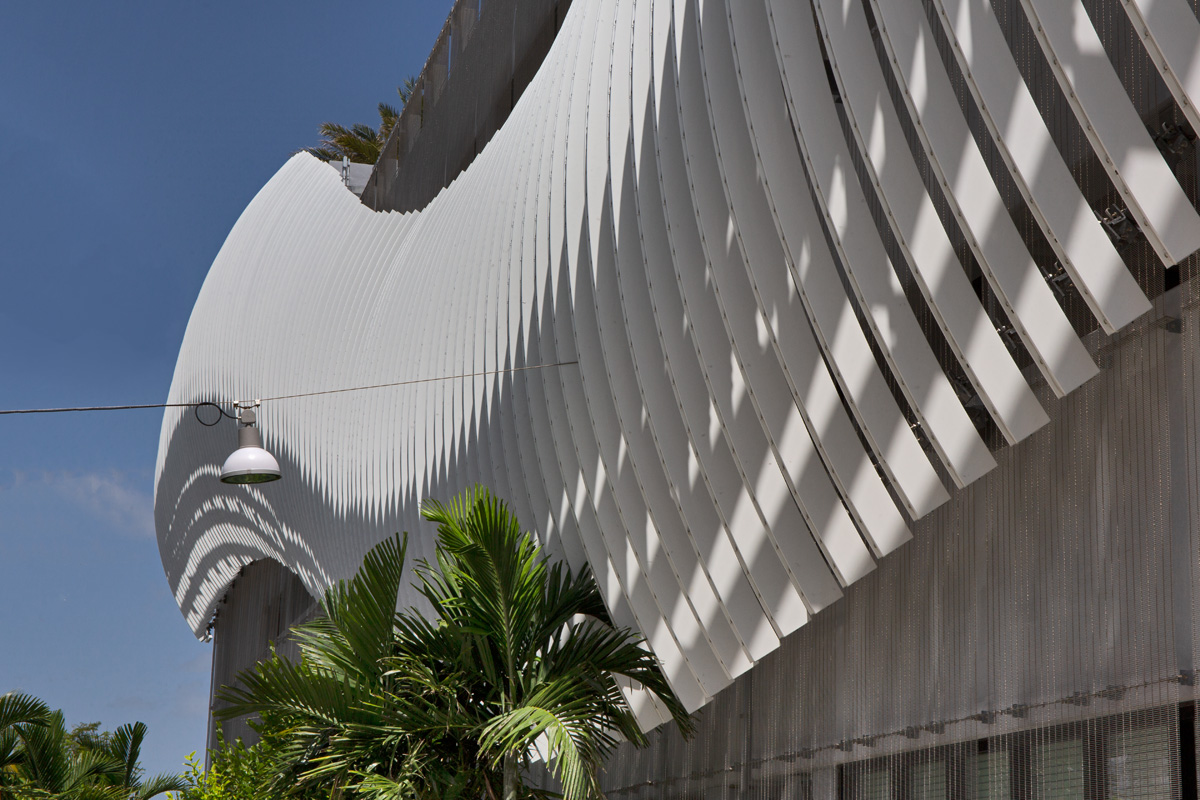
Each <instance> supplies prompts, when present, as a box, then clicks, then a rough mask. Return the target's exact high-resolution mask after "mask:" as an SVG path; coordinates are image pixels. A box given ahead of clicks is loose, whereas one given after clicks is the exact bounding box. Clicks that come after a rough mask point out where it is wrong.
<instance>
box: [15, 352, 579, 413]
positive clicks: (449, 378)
mask: <svg viewBox="0 0 1200 800" xmlns="http://www.w3.org/2000/svg"><path fill="white" fill-rule="evenodd" d="M578 363H579V362H578V361H556V362H554V363H553V364H530V365H528V366H525V367H509V368H508V369H492V370H485V371H483V372H464V373H462V374H460V375H445V376H442V377H438V378H414V379H412V380H407V381H395V382H393V383H375V384H370V385H368V386H347V387H344V388H341V389H322V390H319V391H314V392H297V393H295V394H281V395H275V396H274V397H261V398H258V399H257V400H256V402H260V403H266V402H271V401H275V400H293V399H296V398H299V397H316V396H318V395H325V394H342V393H344V392H362V391H366V390H368V389H386V388H389V387H393V386H411V385H413V384H418V383H436V382H438V381H453V380H459V379H462V378H479V377H486V376H489V375H505V374H509V373H513V372H525V371H526V370H535V369H549V368H551V367H569V366H571V365H572V364H578ZM224 402H226V403H235V402H238V401H235V400H227V401H224ZM200 406H216V407H217V408H220V406H218V405H217V404H216V403H214V402H212V401H210V400H198V401H196V402H192V403H138V404H133V405H114V406H64V407H60V408H11V409H0V416H4V415H10V414H62V413H66V412H74V411H133V410H140V409H147V408H198V407H200ZM222 413H224V412H222Z"/></svg>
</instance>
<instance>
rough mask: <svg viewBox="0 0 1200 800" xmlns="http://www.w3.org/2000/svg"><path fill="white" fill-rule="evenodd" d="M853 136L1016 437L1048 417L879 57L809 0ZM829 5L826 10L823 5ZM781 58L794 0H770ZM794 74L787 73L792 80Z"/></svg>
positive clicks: (952, 338)
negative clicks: (942, 203)
mask: <svg viewBox="0 0 1200 800" xmlns="http://www.w3.org/2000/svg"><path fill="white" fill-rule="evenodd" d="M811 2H812V9H813V10H814V11H815V12H816V18H817V21H818V23H819V24H820V30H821V33H822V36H823V39H824V41H825V50H826V53H828V55H829V59H830V65H831V67H832V69H833V73H834V77H835V79H836V81H837V85H838V88H839V90H840V92H841V95H842V98H843V101H844V108H845V112H846V115H847V117H848V118H849V119H850V125H851V128H852V130H853V132H854V139H855V141H856V142H857V145H858V148H859V151H860V153H861V154H862V157H863V159H864V161H865V162H866V165H867V167H868V171H869V172H870V174H871V179H872V184H873V188H874V189H875V191H876V193H877V195H878V199H879V202H880V204H881V205H882V206H883V209H884V212H885V214H886V215H887V218H888V222H889V224H890V225H889V226H890V228H891V232H892V235H893V236H894V237H895V238H896V242H897V244H898V245H899V246H900V249H901V251H902V252H903V253H904V255H905V258H906V260H907V261H908V266H909V268H910V269H911V270H912V275H913V278H914V279H915V280H916V282H917V284H918V286H919V287H920V289H921V293H922V294H923V295H924V296H925V300H926V302H927V303H928V304H929V310H930V312H931V313H932V314H933V315H934V318H935V319H936V320H937V321H938V326H939V327H940V328H941V330H942V333H943V334H944V335H945V336H946V341H947V342H948V343H949V344H950V346H951V348H953V350H954V352H955V355H956V356H957V357H958V360H959V364H960V365H961V366H962V368H963V370H964V372H966V374H967V377H968V379H969V380H970V381H971V383H972V384H973V385H974V387H975V389H976V391H977V392H978V393H979V398H980V401H981V402H982V403H983V404H984V406H985V407H986V408H987V409H988V411H989V413H991V415H992V418H993V420H994V421H995V422H996V425H997V427H999V428H1000V430H1001V432H1003V434H1004V436H1005V438H1006V439H1008V440H1009V441H1010V442H1016V441H1020V440H1021V439H1023V438H1025V437H1026V436H1028V435H1029V434H1031V433H1033V431H1035V430H1037V429H1038V428H1040V427H1041V426H1043V425H1045V424H1046V422H1047V421H1048V420H1049V417H1047V416H1046V412H1045V411H1044V410H1043V409H1042V407H1041V405H1039V404H1038V402H1037V399H1036V398H1035V397H1034V396H1033V392H1032V391H1031V390H1030V388H1029V385H1028V384H1027V383H1026V382H1025V378H1024V377H1023V376H1022V375H1021V372H1020V370H1019V369H1017V366H1016V364H1015V363H1014V362H1013V360H1012V357H1011V355H1010V354H1009V353H1008V350H1007V348H1006V347H1005V346H1004V344H1003V343H1002V342H1001V341H1000V336H999V334H998V333H997V332H996V330H995V328H994V326H993V325H992V322H991V320H990V319H989V318H988V316H987V314H986V313H985V312H984V310H983V307H982V306H981V305H980V304H979V301H978V299H977V297H976V296H975V292H974V290H973V289H972V287H971V284H970V282H969V281H968V280H967V276H966V274H965V273H964V272H963V268H962V265H961V264H960V263H959V261H958V257H957V256H956V255H955V253H954V248H953V246H952V245H951V244H950V240H949V238H948V237H947V235H946V231H945V229H944V228H943V227H942V223H941V220H940V219H939V218H938V215H937V211H936V209H935V208H934V205H933V201H932V200H931V199H930V197H929V194H928V192H926V190H925V186H924V184H923V183H922V181H921V176H920V174H919V173H918V172H917V168H916V165H915V164H914V163H913V161H912V156H911V153H910V152H909V150H908V144H907V142H906V141H905V138H904V132H903V130H902V128H901V126H900V120H899V118H898V117H897V115H896V109H895V108H894V107H893V106H892V103H891V99H890V98H889V96H888V92H887V88H886V85H885V83H884V79H883V73H882V71H881V70H880V67H879V63H878V62H877V61H876V60H875V59H874V58H861V57H860V54H859V52H858V51H857V49H856V48H855V45H854V43H853V41H852V40H851V39H850V38H848V36H847V30H846V21H845V20H844V19H843V18H842V9H841V3H840V0H835V2H833V3H832V4H831V3H829V0H825V2H822V0H811ZM827 6H829V7H830V8H831V10H830V11H829V12H828V13H827V11H826V7H827ZM771 10H772V14H773V17H774V20H775V23H776V30H777V33H778V37H779V41H780V42H781V47H784V48H785V50H784V56H783V58H784V65H785V68H786V67H787V51H786V48H787V47H789V46H790V44H783V43H790V42H791V41H803V39H804V38H808V36H807V34H806V32H805V30H806V28H807V27H808V26H809V25H810V23H809V21H808V19H807V15H806V14H804V13H802V10H801V7H799V6H795V5H789V4H787V3H784V2H782V0H771ZM793 82H794V81H793Z"/></svg>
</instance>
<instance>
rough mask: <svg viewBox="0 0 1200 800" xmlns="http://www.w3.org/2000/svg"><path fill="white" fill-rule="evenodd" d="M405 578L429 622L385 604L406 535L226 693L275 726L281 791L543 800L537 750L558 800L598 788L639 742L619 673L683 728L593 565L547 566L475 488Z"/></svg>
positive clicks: (234, 710) (577, 799)
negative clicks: (430, 558)
mask: <svg viewBox="0 0 1200 800" xmlns="http://www.w3.org/2000/svg"><path fill="white" fill-rule="evenodd" d="M423 515H424V516H425V518H426V519H428V520H430V521H433V522H435V523H437V525H438V540H437V554H436V559H435V561H434V562H433V563H422V564H420V565H419V566H418V567H417V576H418V584H417V588H418V590H419V591H420V592H421V594H422V595H423V596H424V597H425V599H426V600H427V601H428V602H429V604H430V606H431V607H432V609H433V616H432V617H426V616H425V615H424V614H422V613H420V612H418V611H415V610H409V611H405V612H402V613H400V614H395V613H394V608H395V604H396V597H397V592H398V590H399V586H400V577H401V573H402V568H403V560H404V545H403V544H402V543H401V542H400V540H399V539H392V540H389V541H387V542H384V543H383V544H382V545H380V546H378V547H377V548H375V549H374V550H372V551H371V553H369V554H368V556H367V558H366V560H365V561H364V563H363V567H362V568H361V569H360V570H359V572H358V574H357V575H356V576H355V577H354V579H353V580H351V581H349V582H348V583H344V584H339V585H338V586H337V587H334V588H333V589H331V590H330V591H329V592H328V593H327V594H326V597H325V600H324V606H325V610H326V614H327V616H326V618H325V619H322V620H318V621H316V622H313V623H309V624H306V625H303V626H300V627H298V628H297V629H296V634H295V635H296V638H297V640H298V643H299V646H300V650H301V654H302V656H301V661H300V663H298V664H290V663H288V662H286V661H284V660H283V659H280V658H278V657H274V658H272V659H271V660H269V661H267V662H264V663H263V664H261V665H259V666H258V667H257V668H255V669H254V670H253V671H249V672H247V673H243V675H242V676H241V677H240V680H241V682H242V685H243V688H241V689H232V690H230V689H226V690H223V691H222V696H223V698H224V699H225V700H227V701H228V702H230V704H231V705H230V707H229V708H227V709H226V710H225V711H223V712H221V713H222V714H223V715H224V716H227V717H228V716H240V715H242V714H247V713H257V714H259V715H260V717H261V722H260V728H261V730H262V731H263V732H264V733H266V734H268V735H271V736H275V737H277V738H276V742H277V745H276V746H277V747H278V750H279V752H280V759H279V769H278V770H277V775H278V781H279V785H287V784H290V783H293V782H296V783H299V784H300V785H301V786H307V787H309V788H314V789H315V788H317V787H320V788H321V789H323V790H336V789H338V788H346V789H351V790H353V791H355V792H357V793H358V794H360V795H362V796H371V797H376V798H388V800H391V799H392V798H396V799H397V800H398V799H399V798H432V797H439V798H441V797H464V798H466V797H470V798H477V797H487V798H490V800H500V798H501V797H503V798H504V800H514V799H515V798H518V797H538V796H546V793H544V792H541V791H539V790H537V789H535V788H533V787H530V786H528V785H526V781H525V776H526V775H527V774H528V769H529V767H530V766H531V765H532V763H533V762H535V761H538V760H543V759H544V760H545V762H546V763H547V765H548V767H549V769H550V770H551V772H552V773H553V774H554V775H556V776H557V777H558V778H559V780H560V781H561V783H562V789H563V796H564V798H566V799H567V800H584V798H593V797H599V796H600V789H599V784H598V781H597V772H598V770H599V768H600V766H601V765H602V764H603V761H604V759H605V757H606V756H607V755H608V754H609V753H610V752H611V751H612V749H613V747H615V745H616V743H617V742H618V741H619V740H620V739H621V738H624V739H627V740H629V741H631V742H634V743H635V744H639V745H640V744H645V742H646V737H645V735H644V734H643V733H642V732H641V730H640V728H639V727H638V725H637V722H636V720H635V719H634V716H633V713H632V711H631V709H630V707H629V705H628V702H627V701H626V698H625V696H624V695H623V694H622V691H621V688H620V685H619V684H618V680H619V679H624V680H625V681H632V682H634V683H636V684H637V685H640V686H642V687H644V688H645V689H646V690H648V691H649V692H651V693H652V694H653V695H655V696H656V697H658V698H659V700H661V701H662V703H663V704H664V705H665V706H666V707H667V708H668V709H669V710H670V712H671V714H672V716H673V717H674V719H675V721H676V722H677V724H678V725H679V726H680V727H681V728H682V729H683V730H684V732H685V733H690V732H691V729H692V728H691V720H690V718H689V717H688V714H687V713H686V711H685V710H684V709H683V707H682V705H681V704H680V703H679V701H678V699H677V698H676V697H675V695H674V693H673V692H672V691H671V689H670V687H669V685H668V684H667V682H666V679H665V678H664V676H663V674H662V672H661V670H660V669H659V667H658V664H657V662H656V661H655V660H654V658H653V656H652V655H651V654H650V653H649V652H647V650H645V649H644V648H643V647H642V643H641V641H640V639H639V638H638V637H636V636H635V635H634V634H632V633H631V632H630V631H628V630H625V629H618V628H616V627H614V626H613V625H612V623H611V621H610V620H609V618H608V615H607V612H606V611H605V608H604V604H603V602H602V600H601V597H600V594H599V592H598V590H597V588H596V585H595V581H594V580H593V579H592V576H591V573H590V571H589V570H588V569H587V568H584V570H582V571H581V572H580V573H578V574H575V573H572V572H571V570H569V569H567V568H566V567H565V566H564V565H562V564H560V563H554V564H551V563H550V562H549V561H548V560H547V559H546V558H545V556H544V555H543V554H542V551H541V549H540V548H539V547H538V545H537V543H536V540H535V538H534V537H533V535H532V534H530V533H527V532H522V531H521V529H520V526H519V524H518V523H517V520H516V518H515V517H514V516H513V515H512V514H511V513H510V512H509V511H508V509H507V507H506V506H505V504H504V503H503V502H501V501H500V500H499V499H497V498H495V497H494V496H492V495H491V494H490V493H489V492H487V491H486V490H477V491H474V492H467V493H465V494H464V495H462V496H460V497H459V498H457V499H455V500H454V501H452V502H451V503H449V504H447V505H443V504H441V503H437V502H429V503H427V504H426V505H425V506H424V508H423Z"/></svg>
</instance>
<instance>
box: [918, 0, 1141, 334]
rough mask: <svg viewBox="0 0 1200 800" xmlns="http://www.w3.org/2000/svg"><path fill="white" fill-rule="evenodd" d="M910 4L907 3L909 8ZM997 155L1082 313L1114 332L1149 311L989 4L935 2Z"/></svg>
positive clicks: (975, 0)
mask: <svg viewBox="0 0 1200 800" xmlns="http://www.w3.org/2000/svg"><path fill="white" fill-rule="evenodd" d="M910 5H911V3H910ZM933 7H934V8H935V9H936V11H937V13H938V18H939V20H940V22H941V24H942V29H943V31H944V32H945V34H946V37H947V39H948V40H949V42H950V44H951V49H952V51H953V53H954V56H955V58H956V59H957V61H958V65H959V69H960V70H961V71H962V74H963V76H964V78H965V80H966V83H967V87H968V89H969V90H970V92H971V96H972V97H973V98H974V100H975V104H976V107H977V108H978V109H979V111H980V114H981V116H982V118H983V121H984V123H985V124H986V125H987V129H988V132H989V133H990V134H991V137H992V141H993V143H994V144H995V146H996V149H997V152H999V154H1000V156H1001V157H1002V158H1003V159H1004V164H1005V166H1006V167H1007V168H1008V171H1009V174H1010V175H1011V176H1012V178H1013V181H1014V183H1015V184H1016V186H1017V188H1018V190H1019V191H1020V192H1021V196H1022V198H1023V199H1024V200H1025V203H1026V205H1027V206H1028V208H1029V211H1030V213H1031V214H1032V215H1033V217H1034V219H1036V220H1037V222H1038V225H1039V226H1040V227H1041V229H1042V232H1043V233H1044V234H1045V236H1046V240H1047V241H1048V242H1049V243H1050V246H1051V247H1053V248H1054V252H1055V254H1056V255H1057V256H1058V258H1059V261H1060V263H1061V264H1062V266H1063V268H1064V269H1065V270H1066V272H1067V274H1068V275H1070V276H1071V280H1072V282H1073V283H1074V284H1075V286H1076V287H1077V288H1078V289H1079V292H1080V294H1081V295H1082V297H1083V299H1084V301H1085V302H1086V303H1087V304H1088V308H1090V309H1091V311H1092V313H1093V314H1094V315H1095V316H1096V319H1097V320H1099V322H1100V324H1101V326H1103V328H1104V330H1106V331H1108V332H1109V333H1112V332H1113V331H1115V330H1117V329H1118V328H1120V327H1122V326H1124V325H1127V324H1128V323H1130V322H1132V321H1133V320H1134V319H1136V318H1137V317H1139V316H1141V315H1142V314H1144V313H1145V312H1146V311H1147V310H1149V308H1150V301H1149V300H1147V299H1146V296H1145V294H1143V293H1142V290H1141V288H1140V287H1139V286H1138V285H1137V281H1135V280H1134V279H1133V275H1131V274H1130V272H1129V270H1128V269H1126V268H1125V264H1124V262H1123V261H1122V260H1121V257H1120V255H1119V254H1118V253H1117V251H1116V248H1115V247H1114V246H1113V242H1112V239H1111V238H1109V236H1108V234H1107V233H1106V232H1105V231H1104V230H1103V227H1102V226H1101V224H1100V222H1099V220H1098V219H1097V218H1096V214H1095V212H1094V211H1093V210H1092V208H1091V206H1090V205H1088V202H1087V200H1086V199H1085V198H1084V196H1083V194H1082V192H1080V190H1079V187H1078V186H1077V185H1076V183H1075V179H1074V178H1073V177H1072V176H1071V173H1070V170H1069V169H1068V168H1067V165H1066V163H1065V162H1064V161H1063V157H1062V154H1061V153H1059V151H1058V148H1057V147H1056V146H1055V144H1054V141H1053V139H1051V137H1050V131H1049V130H1048V129H1047V128H1046V123H1045V120H1043V119H1042V115H1041V113H1039V112H1038V109H1037V105H1036V104H1035V103H1034V101H1033V97H1032V96H1031V95H1030V94H1029V89H1028V88H1027V87H1026V86H1025V83H1024V81H1023V80H1022V79H1021V73H1020V71H1019V70H1018V69H1017V65H1016V62H1015V61H1014V60H1013V56H1012V53H1011V52H1010V51H1009V49H1008V44H1007V42H1005V40H1004V33H1003V32H1002V31H1001V29H1000V25H999V23H998V22H997V20H996V16H995V12H994V11H993V9H992V4H991V2H990V1H989V0H933Z"/></svg>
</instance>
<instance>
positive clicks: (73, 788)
mask: <svg viewBox="0 0 1200 800" xmlns="http://www.w3.org/2000/svg"><path fill="white" fill-rule="evenodd" d="M146 730H147V729H146V726H145V724H143V723H141V722H137V723H134V724H132V725H123V726H121V727H120V728H118V729H117V730H116V731H114V732H113V733H112V734H111V735H106V736H104V737H98V736H96V737H93V736H86V735H85V736H83V737H82V738H75V737H72V735H71V734H70V733H68V732H67V728H66V725H65V723H64V720H63V715H62V712H61V711H55V712H53V713H51V714H47V715H46V716H45V717H44V718H42V719H27V720H26V721H23V722H19V723H16V724H14V725H13V726H12V727H11V728H9V731H11V733H12V734H13V736H14V737H15V739H16V742H17V744H16V747H15V748H14V750H15V758H14V761H13V767H14V769H13V770H12V773H11V774H10V781H9V786H10V787H12V788H13V791H14V792H15V794H16V796H17V797H20V798H29V799H30V800H33V799H35V798H45V799H46V800H149V798H151V797H155V796H157V795H160V794H162V793H164V792H174V791H182V790H183V789H184V788H186V783H185V782H184V781H183V779H182V778H180V777H179V776H178V775H158V776H155V777H153V778H150V779H149V780H146V779H144V777H143V775H144V772H143V770H142V767H141V764H140V758H141V747H142V742H143V740H144V739H145V737H146Z"/></svg>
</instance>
